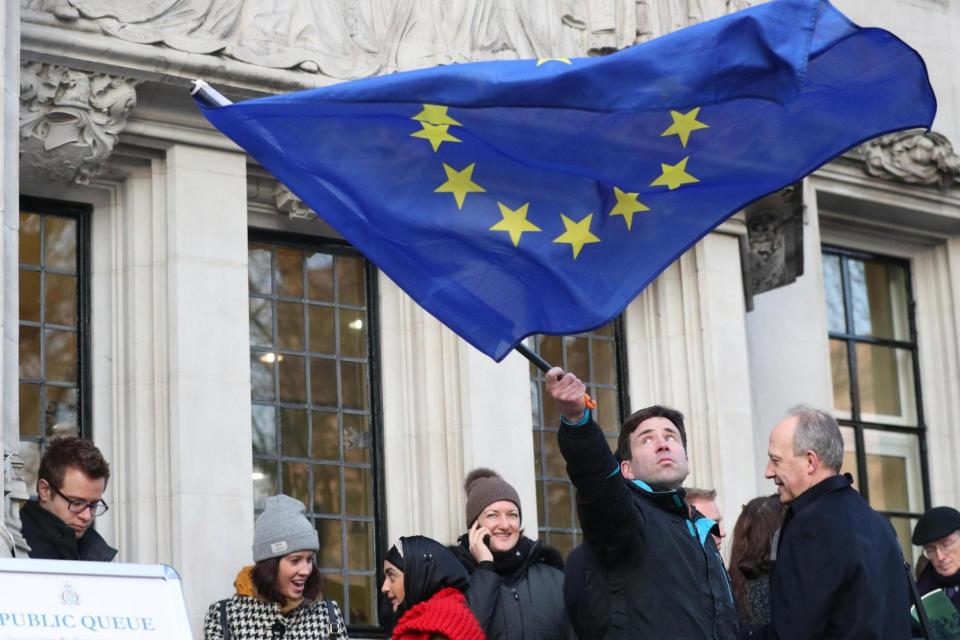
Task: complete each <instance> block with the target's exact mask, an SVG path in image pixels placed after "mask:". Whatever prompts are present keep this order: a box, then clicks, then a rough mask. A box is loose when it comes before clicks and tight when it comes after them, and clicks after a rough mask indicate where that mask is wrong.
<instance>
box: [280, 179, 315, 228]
mask: <svg viewBox="0 0 960 640" xmlns="http://www.w3.org/2000/svg"><path fill="white" fill-rule="evenodd" d="M273 197H274V199H275V200H276V203H277V209H278V210H280V211H282V212H283V213H286V214H287V216H289V218H290V219H291V220H295V219H300V220H315V219H316V215H315V214H314V213H313V209H311V208H310V207H308V206H307V205H306V204H305V203H304V202H303V200H301V199H300V198H298V197H297V196H296V195H294V193H293V192H292V191H290V189H289V188H288V187H287V185H285V184H283V183H282V182H278V183H277V186H276V188H275V189H274V190H273Z"/></svg>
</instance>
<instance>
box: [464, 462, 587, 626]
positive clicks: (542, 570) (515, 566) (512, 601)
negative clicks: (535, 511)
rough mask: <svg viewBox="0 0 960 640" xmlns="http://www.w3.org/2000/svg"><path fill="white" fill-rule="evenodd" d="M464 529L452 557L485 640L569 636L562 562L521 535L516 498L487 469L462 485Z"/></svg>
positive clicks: (551, 552) (515, 493)
mask: <svg viewBox="0 0 960 640" xmlns="http://www.w3.org/2000/svg"><path fill="white" fill-rule="evenodd" d="M464 490H465V491H466V493H467V508H466V520H467V527H468V530H467V532H466V533H465V534H463V535H462V536H460V538H459V539H458V541H457V542H458V544H457V546H455V547H453V551H454V553H456V554H457V557H458V558H459V559H460V562H462V563H463V565H464V567H465V568H466V569H467V571H469V572H470V590H469V591H468V592H467V600H468V602H469V603H470V608H471V609H472V610H473V612H474V613H475V614H476V616H477V619H478V620H479V621H480V625H481V626H482V627H483V630H484V631H485V632H486V634H487V637H488V638H491V639H501V638H502V639H505V640H548V639H549V640H556V639H566V638H573V637H574V634H573V630H572V628H571V627H570V622H569V620H568V619H567V612H566V608H565V607H564V604H563V558H562V557H561V555H560V553H559V552H558V551H557V550H555V549H553V548H551V547H548V546H546V545H545V544H543V543H542V542H540V541H538V540H531V539H530V538H527V537H526V536H524V535H523V529H521V524H522V521H523V518H522V515H523V514H522V511H521V508H520V496H519V494H518V493H517V490H516V489H514V488H513V487H512V486H511V485H510V484H509V483H508V482H507V481H506V480H504V479H503V478H501V477H500V476H499V475H498V474H497V473H496V472H494V471H491V470H490V469H476V470H474V471H472V472H470V474H469V475H468V476H467V478H466V480H465V481H464Z"/></svg>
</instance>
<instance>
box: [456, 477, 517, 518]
mask: <svg viewBox="0 0 960 640" xmlns="http://www.w3.org/2000/svg"><path fill="white" fill-rule="evenodd" d="M463 489H464V491H466V492H467V528H470V527H472V526H473V523H474V521H475V520H476V519H477V518H478V517H480V512H481V511H483V510H484V509H485V508H486V507H487V506H488V505H491V504H493V503H494V502H497V501H499V500H508V501H510V502H512V503H513V504H515V505H517V511H519V512H520V519H521V520H522V519H523V509H521V508H520V494H518V493H517V490H516V489H514V488H513V487H512V486H510V483H509V482H507V481H506V480H504V479H503V478H501V477H500V476H499V475H498V474H497V472H496V471H491V470H490V469H484V468H483V467H481V468H479V469H474V470H473V471H471V472H470V473H469V474H467V478H466V480H464V481H463Z"/></svg>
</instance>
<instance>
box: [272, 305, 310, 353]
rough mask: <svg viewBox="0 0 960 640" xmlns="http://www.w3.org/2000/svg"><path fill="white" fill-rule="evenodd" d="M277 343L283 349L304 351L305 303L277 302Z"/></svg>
mask: <svg viewBox="0 0 960 640" xmlns="http://www.w3.org/2000/svg"><path fill="white" fill-rule="evenodd" d="M277 344H278V345H279V347H280V348H281V349H291V350H293V351H303V349H304V345H303V305H302V304H300V303H299V302H278V303H277Z"/></svg>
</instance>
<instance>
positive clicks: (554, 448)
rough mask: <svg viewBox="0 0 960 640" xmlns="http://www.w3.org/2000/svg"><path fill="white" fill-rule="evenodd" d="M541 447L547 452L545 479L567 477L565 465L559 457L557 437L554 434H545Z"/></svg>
mask: <svg viewBox="0 0 960 640" xmlns="http://www.w3.org/2000/svg"><path fill="white" fill-rule="evenodd" d="M543 446H544V449H546V452H547V477H548V478H565V477H566V476H567V463H566V462H565V461H564V459H563V456H562V455H560V446H559V445H558V444H557V435H556V434H555V433H548V434H545V438H544V443H543Z"/></svg>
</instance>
